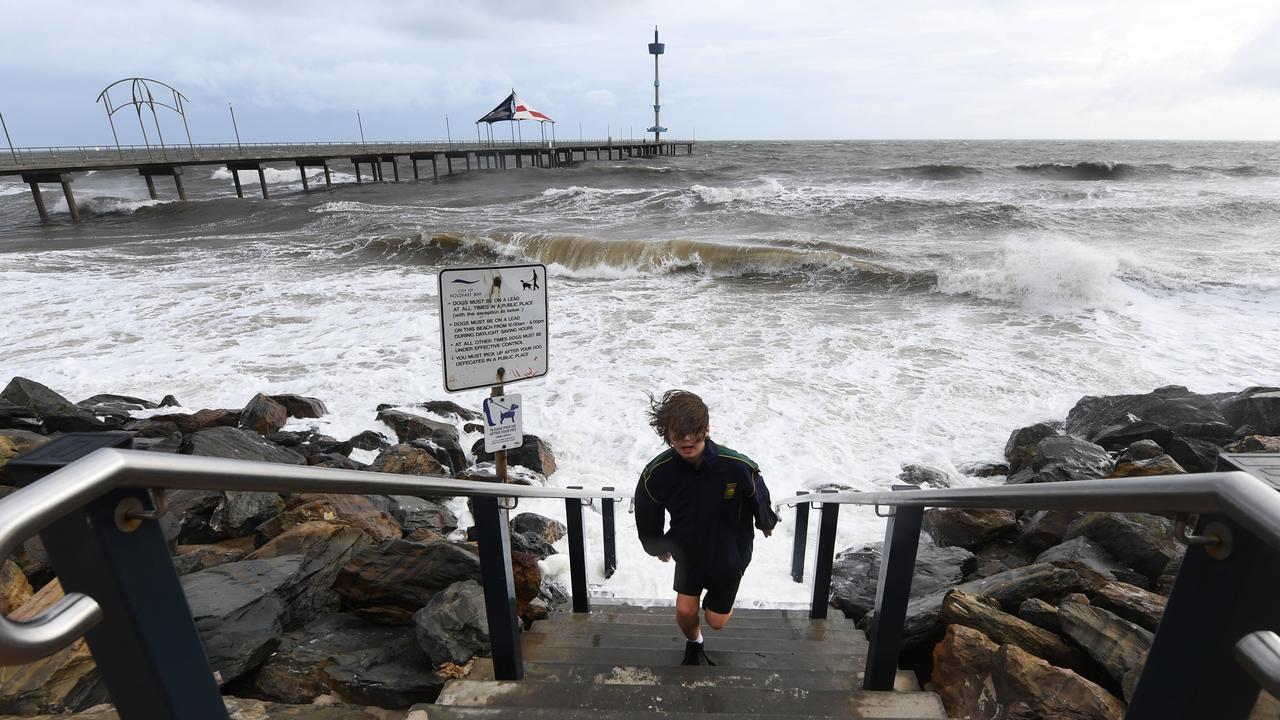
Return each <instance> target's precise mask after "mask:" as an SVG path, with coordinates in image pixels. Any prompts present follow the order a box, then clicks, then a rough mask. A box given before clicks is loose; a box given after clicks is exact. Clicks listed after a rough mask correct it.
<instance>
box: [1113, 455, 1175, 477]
mask: <svg viewBox="0 0 1280 720" xmlns="http://www.w3.org/2000/svg"><path fill="white" fill-rule="evenodd" d="M1186 472H1187V471H1186V470H1183V469H1182V466H1181V465H1179V464H1178V463H1177V461H1176V460H1174V459H1173V458H1171V457H1169V456H1168V455H1159V456H1157V457H1153V458H1149V459H1147V460H1133V461H1130V462H1122V463H1117V464H1116V467H1115V470H1112V471H1111V477H1118V478H1120V477H1150V476H1152V475H1182V474H1184V473H1186Z"/></svg>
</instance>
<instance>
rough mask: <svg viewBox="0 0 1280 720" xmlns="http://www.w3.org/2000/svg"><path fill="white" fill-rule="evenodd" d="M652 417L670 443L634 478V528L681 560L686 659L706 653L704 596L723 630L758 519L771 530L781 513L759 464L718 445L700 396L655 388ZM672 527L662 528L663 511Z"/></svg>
mask: <svg viewBox="0 0 1280 720" xmlns="http://www.w3.org/2000/svg"><path fill="white" fill-rule="evenodd" d="M649 399H650V407H649V424H650V425H651V426H653V429H654V430H655V431H656V432H657V433H658V435H660V436H661V437H662V439H663V440H665V441H666V443H667V445H669V446H670V447H669V448H668V449H667V450H666V451H665V452H663V453H662V454H661V455H659V456H658V457H656V458H654V459H653V460H651V461H650V462H649V464H648V465H646V466H645V468H644V472H642V473H641V474H640V482H639V483H638V484H637V485H636V500H635V506H636V532H637V533H638V534H639V536H640V543H641V544H642V545H643V546H644V549H645V552H647V553H649V554H650V555H653V556H655V557H657V558H659V559H660V560H662V562H667V561H668V560H670V559H671V558H672V557H674V558H675V560H676V571H675V587H674V589H675V591H676V624H677V625H678V626H679V627H680V631H681V632H683V633H684V636H685V638H686V640H687V642H685V651H684V662H683V664H684V665H698V664H700V662H701V661H702V660H706V661H707V664H708V665H714V664H715V663H713V662H711V659H710V658H708V657H707V654H706V652H705V650H704V645H703V641H702V630H701V628H700V627H699V622H698V606H699V598H700V597H701V596H702V593H703V591H704V590H705V591H706V596H705V597H702V598H701V605H702V608H703V609H704V610H705V611H706V620H707V624H708V625H710V626H711V627H712V628H713V629H715V630H720V629H722V628H724V626H725V625H726V624H727V623H728V622H729V618H730V617H732V616H733V601H734V598H735V596H736V595H737V594H738V583H739V582H740V581H741V580H742V573H743V571H745V570H746V569H747V565H748V564H749V563H750V562H751V545H752V540H753V539H754V536H755V532H754V530H753V529H752V526H753V524H754V526H755V527H758V528H759V529H760V531H761V532H763V533H764V536H765V537H769V536H770V535H771V534H772V533H773V528H774V526H775V525H777V524H778V516H777V514H775V513H774V512H773V508H772V507H770V502H769V489H768V488H767V487H765V484H764V479H763V478H761V477H760V468H759V467H758V466H757V465H756V464H755V463H754V462H752V461H751V459H750V458H748V457H747V456H746V455H743V454H741V453H738V452H735V451H733V450H730V449H729V448H726V447H723V446H720V445H717V444H716V443H714V442H712V440H711V437H710V420H709V417H708V412H707V406H706V404H705V403H703V402H702V398H699V397H698V396H697V395H694V394H693V393H691V392H687V391H684V390H669V391H667V392H666V393H665V394H663V396H662V399H661V400H655V399H654V398H653V397H652V396H650V398H649ZM664 513H670V515H671V528H670V529H669V530H668V531H667V532H666V533H665V534H664V533H663V532H662V526H663V519H664V518H663V515H664Z"/></svg>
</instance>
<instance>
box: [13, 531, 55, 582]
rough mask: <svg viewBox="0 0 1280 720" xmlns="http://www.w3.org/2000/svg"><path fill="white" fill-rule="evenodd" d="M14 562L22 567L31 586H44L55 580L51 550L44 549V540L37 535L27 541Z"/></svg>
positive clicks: (15, 555) (15, 556)
mask: <svg viewBox="0 0 1280 720" xmlns="http://www.w3.org/2000/svg"><path fill="white" fill-rule="evenodd" d="M13 559H14V562H16V563H18V567H20V568H22V574H23V575H26V576H27V580H28V581H29V582H30V583H31V587H33V588H35V587H38V588H43V587H44V586H45V585H48V584H49V583H50V582H52V581H53V562H52V561H51V560H49V552H48V551H47V550H45V549H44V541H43V540H41V539H40V536H39V535H37V536H35V537H33V538H31V539H29V540H27V541H26V542H24V543H22V547H21V548H20V549H19V550H18V552H17V553H15V554H14V557H13Z"/></svg>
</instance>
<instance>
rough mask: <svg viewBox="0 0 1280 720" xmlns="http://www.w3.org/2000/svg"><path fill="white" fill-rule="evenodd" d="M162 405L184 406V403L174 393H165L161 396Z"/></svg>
mask: <svg viewBox="0 0 1280 720" xmlns="http://www.w3.org/2000/svg"><path fill="white" fill-rule="evenodd" d="M160 407H182V403H180V402H178V398H176V397H174V396H172V395H165V396H164V397H162V398H160Z"/></svg>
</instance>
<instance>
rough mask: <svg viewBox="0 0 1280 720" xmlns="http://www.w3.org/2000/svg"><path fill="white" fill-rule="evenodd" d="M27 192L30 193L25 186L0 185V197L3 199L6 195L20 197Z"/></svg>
mask: <svg viewBox="0 0 1280 720" xmlns="http://www.w3.org/2000/svg"><path fill="white" fill-rule="evenodd" d="M29 192H31V190H30V189H28V188H27V186H25V185H9V184H4V185H0V197H4V196H6V195H21V194H23V193H29Z"/></svg>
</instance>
